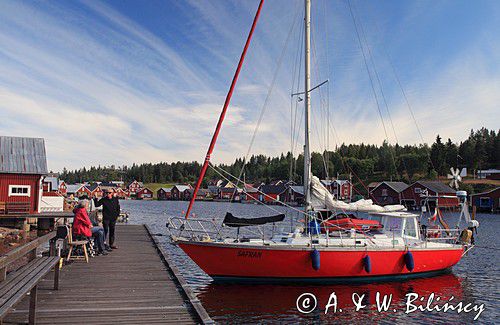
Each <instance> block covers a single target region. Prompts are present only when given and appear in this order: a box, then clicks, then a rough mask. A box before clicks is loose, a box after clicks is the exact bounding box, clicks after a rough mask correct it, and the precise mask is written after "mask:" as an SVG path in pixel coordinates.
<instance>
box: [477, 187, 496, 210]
mask: <svg viewBox="0 0 500 325" xmlns="http://www.w3.org/2000/svg"><path fill="white" fill-rule="evenodd" d="M470 198H471V199H470V201H471V204H472V206H473V207H476V208H477V210H478V211H487V212H495V211H499V210H500V187H497V188H495V189H493V190H491V191H488V192H483V193H476V194H472V195H471V196H470Z"/></svg>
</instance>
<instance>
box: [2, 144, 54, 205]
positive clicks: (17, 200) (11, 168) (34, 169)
mask: <svg viewBox="0 0 500 325" xmlns="http://www.w3.org/2000/svg"><path fill="white" fill-rule="evenodd" d="M45 174H47V157H46V153H45V141H44V139H41V138H21V137H7V136H0V214H24V213H38V212H40V203H41V202H40V200H41V197H42V176H43V175H45Z"/></svg>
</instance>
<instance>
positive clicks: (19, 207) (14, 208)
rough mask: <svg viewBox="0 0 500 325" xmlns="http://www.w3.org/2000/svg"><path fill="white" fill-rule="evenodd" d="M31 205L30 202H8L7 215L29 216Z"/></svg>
mask: <svg viewBox="0 0 500 325" xmlns="http://www.w3.org/2000/svg"><path fill="white" fill-rule="evenodd" d="M30 207H31V204H30V203H29V202H7V204H6V208H5V211H6V214H28V213H29V212H30Z"/></svg>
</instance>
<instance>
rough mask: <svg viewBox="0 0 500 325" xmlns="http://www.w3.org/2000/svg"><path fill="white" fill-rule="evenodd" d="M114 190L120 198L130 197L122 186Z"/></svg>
mask: <svg viewBox="0 0 500 325" xmlns="http://www.w3.org/2000/svg"><path fill="white" fill-rule="evenodd" d="M114 192H115V193H116V197H117V198H119V199H126V198H127V197H128V193H127V192H126V191H125V190H124V189H122V188H121V187H117V188H116V189H115V190H114Z"/></svg>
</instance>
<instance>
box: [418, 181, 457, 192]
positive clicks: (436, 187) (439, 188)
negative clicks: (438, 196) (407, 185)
mask: <svg viewBox="0 0 500 325" xmlns="http://www.w3.org/2000/svg"><path fill="white" fill-rule="evenodd" d="M416 183H418V184H420V185H422V186H424V187H427V188H428V189H429V190H431V191H433V192H436V193H455V192H456V190H454V189H452V188H451V187H449V186H448V185H446V184H443V183H441V182H439V181H416V182H415V183H413V184H416Z"/></svg>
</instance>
